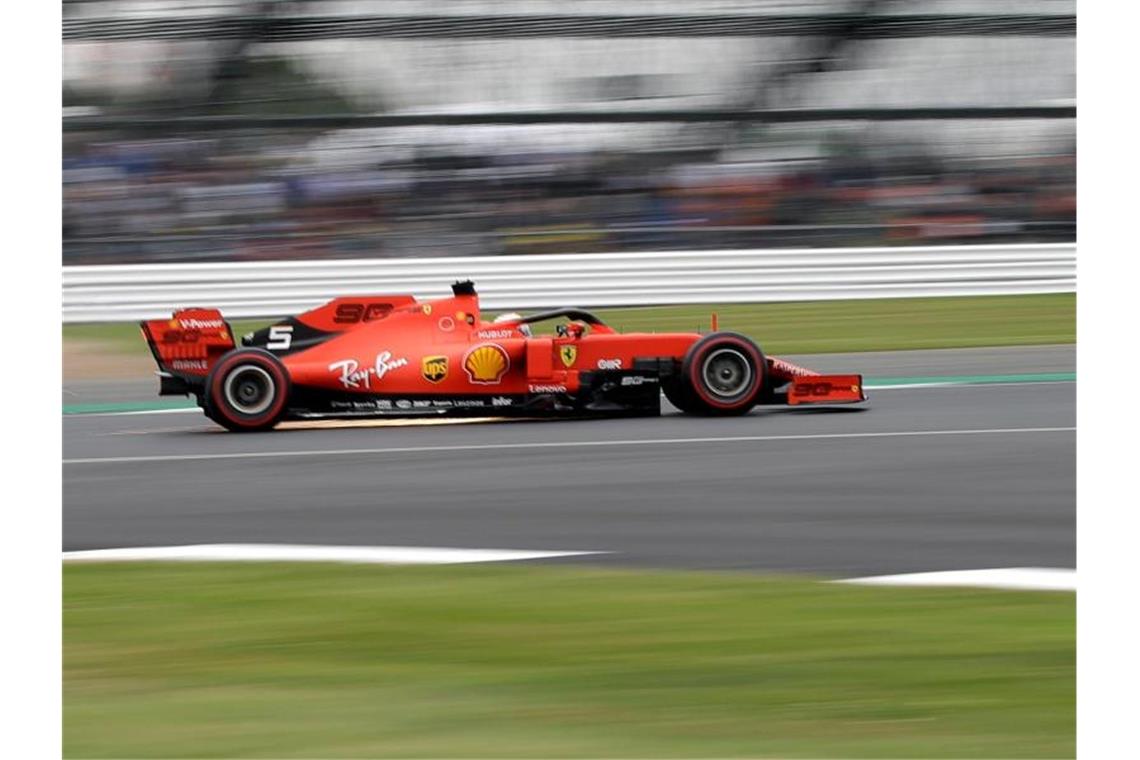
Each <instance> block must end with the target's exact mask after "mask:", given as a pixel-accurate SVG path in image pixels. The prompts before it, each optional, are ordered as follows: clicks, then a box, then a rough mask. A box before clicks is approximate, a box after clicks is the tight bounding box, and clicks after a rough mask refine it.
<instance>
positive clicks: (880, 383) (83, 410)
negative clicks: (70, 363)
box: [63, 372, 1077, 414]
mask: <svg viewBox="0 0 1140 760" xmlns="http://www.w3.org/2000/svg"><path fill="white" fill-rule="evenodd" d="M1076 379H1077V374H1076V373H1075V372H1037V373H1029V374H1023V375H941V376H938V375H936V376H929V377H872V378H867V379H866V380H865V381H864V386H865V387H867V388H882V387H885V386H891V385H934V384H942V385H982V384H987V385H989V384H995V383H1058V382H1060V383H1071V382H1075V381H1076ZM196 407H197V404H195V403H194V402H193V401H191V400H189V399H187V400H184V401H183V400H178V401H174V400H171V401H124V402H108V403H103V404H64V406H63V413H64V414H117V413H123V412H160V411H166V410H169V409H194V408H196Z"/></svg>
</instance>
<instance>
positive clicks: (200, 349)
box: [140, 309, 234, 396]
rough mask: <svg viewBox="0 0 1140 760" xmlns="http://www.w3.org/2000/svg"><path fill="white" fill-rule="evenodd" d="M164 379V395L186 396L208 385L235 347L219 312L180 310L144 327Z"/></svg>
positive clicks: (145, 324) (228, 328)
mask: <svg viewBox="0 0 1140 760" xmlns="http://www.w3.org/2000/svg"><path fill="white" fill-rule="evenodd" d="M140 326H141V327H142V332H143V337H144V338H145V339H146V342H147V346H149V347H150V352H151V354H152V355H153V356H154V360H155V362H156V363H157V364H158V370H159V372H158V375H159V377H160V378H162V385H161V387H160V389H159V394H160V395H164V396H165V395H184V394H186V393H189V392H190V387H192V386H196V385H202V384H204V383H205V382H206V375H207V374H209V372H210V368H211V367H212V366H213V365H214V363H215V362H216V361H217V360H218V359H219V358H220V357H221V356H222V354H224V353H226V352H227V351H229V350H230V349H232V348H233V347H234V338H233V331H232V330H231V329H230V325H229V323H228V322H226V320H225V319H223V318H222V313H221V312H220V311H218V310H217V309H179V310H178V311H175V312H174V313H173V314H172V315H171V317H170V319H151V320H146V321H144V322H142V323H141V324H140Z"/></svg>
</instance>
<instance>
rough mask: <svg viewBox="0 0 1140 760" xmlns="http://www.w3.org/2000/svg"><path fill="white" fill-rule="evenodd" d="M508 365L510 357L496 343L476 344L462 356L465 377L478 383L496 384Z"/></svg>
mask: <svg viewBox="0 0 1140 760" xmlns="http://www.w3.org/2000/svg"><path fill="white" fill-rule="evenodd" d="M510 366H511V359H510V357H509V356H507V352H506V350H505V349H504V348H503V347H502V346H500V345H498V344H497V343H484V344H483V345H481V346H476V347H475V348H473V349H471V350H470V351H468V352H467V355H466V356H464V357H463V370H464V371H465V372H466V373H467V377H469V378H470V379H471V382H473V383H478V384H480V385H497V384H498V383H499V381H500V380H502V379H503V375H505V374H507V369H508V368H509V367H510Z"/></svg>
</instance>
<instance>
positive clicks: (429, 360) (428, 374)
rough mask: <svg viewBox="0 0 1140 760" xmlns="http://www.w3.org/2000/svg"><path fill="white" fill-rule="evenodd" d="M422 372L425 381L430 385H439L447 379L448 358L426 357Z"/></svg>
mask: <svg viewBox="0 0 1140 760" xmlns="http://www.w3.org/2000/svg"><path fill="white" fill-rule="evenodd" d="M422 371H423V376H424V380H427V381H428V382H429V383H438V382H439V381H440V380H443V379H444V378H445V377H447V357H446V356H425V357H424V360H423V368H422Z"/></svg>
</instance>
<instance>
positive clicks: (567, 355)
mask: <svg viewBox="0 0 1140 760" xmlns="http://www.w3.org/2000/svg"><path fill="white" fill-rule="evenodd" d="M558 356H559V358H560V359H562V363H563V364H565V365H566V366H567V367H573V366H574V360H575V359H577V358H578V347H577V346H562V347H561V348H560V349H558Z"/></svg>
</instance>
